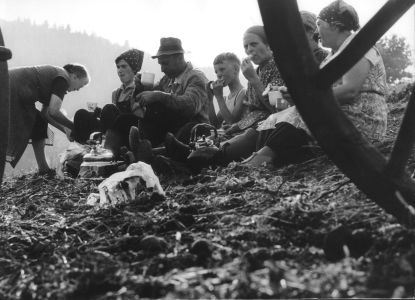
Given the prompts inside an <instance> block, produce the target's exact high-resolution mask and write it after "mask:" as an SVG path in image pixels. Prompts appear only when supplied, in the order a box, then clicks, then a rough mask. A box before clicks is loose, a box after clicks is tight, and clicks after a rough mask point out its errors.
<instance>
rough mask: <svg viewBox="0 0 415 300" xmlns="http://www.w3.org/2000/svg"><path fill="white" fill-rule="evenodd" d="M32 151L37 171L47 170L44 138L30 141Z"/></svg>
mask: <svg viewBox="0 0 415 300" xmlns="http://www.w3.org/2000/svg"><path fill="white" fill-rule="evenodd" d="M32 146H33V151H34V152H35V158H36V162H37V165H38V168H39V172H45V171H48V170H49V165H48V162H47V161H46V156H45V139H41V140H36V141H32Z"/></svg>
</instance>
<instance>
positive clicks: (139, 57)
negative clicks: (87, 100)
mask: <svg viewBox="0 0 415 300" xmlns="http://www.w3.org/2000/svg"><path fill="white" fill-rule="evenodd" d="M143 58H144V52H143V51H141V50H138V49H130V50H127V51H125V52H123V53H122V54H121V55H119V56H118V57H117V58H116V59H115V65H116V67H117V74H118V77H119V78H120V81H121V86H120V87H119V88H117V89H116V90H114V91H113V92H112V103H111V104H107V105H105V106H104V107H103V108H102V111H99V110H97V111H95V112H89V111H87V110H85V109H80V110H78V111H77V112H76V113H75V116H74V126H75V130H74V135H73V137H74V139H75V141H77V142H79V143H85V142H86V141H87V140H88V139H89V136H90V134H91V133H92V132H94V131H101V132H103V133H106V135H107V140H108V145H107V146H108V148H110V149H112V150H118V149H119V147H120V146H128V134H129V130H130V127H131V126H136V125H137V122H138V118H137V117H136V116H135V115H133V114H132V111H131V105H132V103H133V95H134V92H137V91H136V83H135V80H136V78H137V76H136V75H137V73H138V71H140V70H141V66H142V64H143Z"/></svg>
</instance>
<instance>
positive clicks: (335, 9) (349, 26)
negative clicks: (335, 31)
mask: <svg viewBox="0 0 415 300" xmlns="http://www.w3.org/2000/svg"><path fill="white" fill-rule="evenodd" d="M318 18H319V19H321V20H323V21H325V22H327V23H329V24H332V25H337V26H339V27H341V28H344V29H345V30H350V31H352V30H353V31H356V30H358V29H359V28H360V25H359V16H358V15H357V12H356V10H355V9H354V8H353V6H351V5H349V4H347V3H346V2H344V1H343V0H336V1H334V2H332V3H330V4H329V5H328V6H326V7H325V8H323V9H322V10H321V12H320V14H319V15H318Z"/></svg>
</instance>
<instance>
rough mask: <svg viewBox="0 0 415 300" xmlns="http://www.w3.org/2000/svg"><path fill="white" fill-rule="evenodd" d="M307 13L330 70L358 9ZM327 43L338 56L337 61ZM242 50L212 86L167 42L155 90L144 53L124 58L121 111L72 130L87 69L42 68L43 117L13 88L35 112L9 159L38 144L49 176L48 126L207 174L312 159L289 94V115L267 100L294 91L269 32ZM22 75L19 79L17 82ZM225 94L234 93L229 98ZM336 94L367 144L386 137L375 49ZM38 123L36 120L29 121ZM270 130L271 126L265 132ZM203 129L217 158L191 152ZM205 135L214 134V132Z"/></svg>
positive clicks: (78, 121)
mask: <svg viewBox="0 0 415 300" xmlns="http://www.w3.org/2000/svg"><path fill="white" fill-rule="evenodd" d="M300 13H301V17H302V20H303V24H304V29H305V33H306V36H307V38H308V41H309V45H310V48H311V50H312V51H313V54H314V57H315V60H316V61H317V62H318V63H319V64H320V65H321V66H324V65H325V64H327V63H328V62H329V61H330V60H331V59H332V58H333V57H335V56H336V55H337V54H338V53H339V52H340V51H341V50H342V49H343V48H344V47H345V46H346V45H347V44H348V43H349V42H350V40H351V39H352V38H353V37H354V35H355V33H356V31H357V30H358V29H359V19H358V15H357V13H356V11H355V9H354V8H353V7H352V6H350V5H349V4H347V3H346V2H344V1H343V0H336V1H334V2H332V3H331V4H329V5H328V6H327V7H325V8H324V9H322V10H321V12H320V13H319V15H318V17H317V16H315V15H314V14H312V13H310V12H306V11H301V12H300ZM320 44H321V45H322V47H324V48H329V49H331V51H330V53H329V52H328V51H326V50H324V49H323V48H321V47H320ZM243 46H244V49H245V53H246V54H247V58H245V59H243V60H242V61H240V60H239V58H238V57H237V56H236V55H235V54H233V53H222V54H219V55H218V56H217V57H216V58H215V59H214V61H213V67H214V69H215V73H216V76H217V80H215V81H213V82H209V81H208V79H207V78H206V76H205V75H204V74H203V72H201V71H199V70H197V69H194V68H193V66H192V64H191V63H190V62H187V61H186V60H185V58H184V53H185V51H184V50H183V48H182V45H181V41H180V40H179V39H177V38H172V37H169V38H162V39H161V40H160V47H159V49H158V52H157V54H156V55H154V56H153V57H152V58H155V59H157V60H158V63H159V65H160V67H161V71H162V72H163V73H164V76H163V77H162V78H161V80H160V81H159V82H158V83H157V84H155V85H154V86H153V87H151V86H150V87H149V86H145V85H143V84H142V83H141V81H140V74H139V71H140V69H141V66H142V63H143V56H144V53H143V52H142V51H140V50H136V49H131V50H128V51H126V52H125V53H122V54H121V55H120V56H119V57H117V58H116V60H115V63H116V67H117V71H118V76H119V78H120V80H121V83H122V85H121V87H120V88H118V89H117V90H115V91H114V92H113V94H112V103H110V104H107V105H105V106H104V107H103V108H102V110H100V111H96V112H89V111H86V110H79V111H77V113H76V114H75V116H74V121H73V122H72V121H70V120H68V119H67V118H66V117H65V116H63V115H62V114H60V113H59V109H60V106H61V104H62V100H63V96H64V94H65V92H66V91H68V92H69V91H73V90H78V89H79V88H81V87H82V86H84V85H85V84H87V83H88V81H89V77H88V74H87V72H86V70H85V68H84V67H82V66H79V65H71V66H73V67H74V68H75V69H77V70H78V69H80V70H81V71H82V72H80V73H79V72H78V73H76V72H75V71H73V70H72V69H68V67H67V66H66V67H64V68H63V69H61V68H57V67H47V70H46V69H45V71H44V72H41V71H42V70H43V69H39V68H38V67H35V69H33V68H32V69H33V70H32V71H33V73H34V74H36V78H39V77H41V76H39V74H43V73H45V74H46V77H47V79H45V80H43V82H45V87H44V90H43V91H37V95H36V96H38V98H36V100H39V99H41V102H42V103H43V105H44V109H43V110H42V114H40V113H38V111H37V112H36V111H33V107H34V104H33V106H30V109H27V107H29V106H28V105H25V104H24V102H25V99H26V100H27V99H35V98H34V97H33V95H29V97H27V95H23V92H21V93H20V94H19V93H16V96H13V85H11V89H12V93H11V95H12V100H13V99H23V100H24V101H20V102H21V103H23V104H22V105H21V106H22V107H23V106H24V107H25V109H26V116H25V118H26V120H21V121H20V123H22V125H20V128H25V130H24V132H25V134H24V135H23V136H22V135H21V132H20V135H21V136H20V142H19V143H18V144H19V145H20V148H16V147H15V148H10V151H9V149H8V155H10V157H12V158H13V159H14V160H11V161H12V162H13V163H15V162H16V160H18V159H19V158H20V156H21V149H22V147H23V146H24V147H25V146H26V145H27V141H28V140H29V139H32V144H33V147H34V149H35V148H36V149H35V154H36V153H37V155H36V158H37V161H38V165H39V171H42V170H48V166H47V164H46V160H44V154H43V157H42V155H41V154H42V151H44V150H43V149H44V141H45V138H46V137H47V136H46V131H45V127H44V125H38V123H42V122H43V123H42V124H44V123H46V127H47V123H50V124H52V125H57V128H58V129H60V130H62V131H63V132H65V133H66V134H67V135H68V137H69V138H71V139H75V140H76V141H77V142H79V143H85V142H86V141H87V139H88V137H89V134H90V133H91V132H94V131H102V132H104V133H105V136H106V139H105V145H104V146H105V148H107V149H110V150H111V151H112V152H113V153H114V155H116V156H120V155H127V157H128V159H129V160H130V162H135V161H145V162H147V163H150V164H151V163H152V162H153V161H154V158H155V157H157V156H159V155H162V156H164V157H168V158H169V159H172V160H174V161H177V162H181V163H183V164H185V165H187V166H188V167H189V168H190V169H195V170H200V168H201V167H205V166H209V165H211V166H216V165H227V164H228V163H229V162H231V161H242V163H243V164H246V165H248V166H260V165H264V164H269V165H276V166H282V165H285V164H289V163H293V162H297V161H300V160H302V159H304V158H306V157H308V156H309V155H310V153H309V150H308V149H309V148H308V147H306V146H307V145H308V144H309V143H310V142H311V141H312V139H313V138H312V135H311V134H310V132H309V131H308V129H307V127H306V126H305V124H304V122H303V121H302V119H301V117H300V115H299V114H298V112H297V110H296V109H295V106H294V103H293V102H292V100H291V97H290V94H289V91H287V90H286V89H283V88H281V89H280V91H281V92H282V94H283V97H284V99H285V100H286V101H288V103H289V107H288V108H286V109H285V110H283V111H277V109H276V107H275V105H272V104H271V103H270V101H269V100H268V98H267V97H266V96H264V91H266V90H267V89H268V88H269V87H271V86H273V87H284V85H285V84H284V80H283V78H282V77H281V75H280V73H279V71H278V68H277V66H276V64H275V62H274V59H273V55H274V54H275V53H273V52H272V50H271V48H270V46H269V44H268V40H267V37H266V34H265V31H264V28H263V26H252V27H250V28H248V29H247V30H246V31H245V33H244V36H243ZM275 55H278V53H276V54H275ZM254 65H256V66H257V68H255V67H254ZM36 68H37V69H36ZM71 70H72V71H71ZM18 71H19V70H16V71H13V70H11V71H10V74H11V79H12V80H13V77H14V73H16V74H17V73H18ZM19 72H20V73H22V71H21V70H20V71H19ZM240 72H242V74H243V76H244V77H245V78H246V80H247V82H248V84H247V87H246V88H244V86H243V85H242V84H241V82H240V79H239V73H240ZM23 73H25V72H23ZM26 73H27V72H26ZM81 73H82V74H81ZM33 76H34V75H33ZM26 77H28V76H26ZM29 77H30V76H29ZM46 77H45V78H46ZM56 78H58V79H59V80H57V79H56ZM20 81H22V80H20ZM41 82H42V80H41ZM41 86H42V84H41ZM226 86H227V87H228V88H229V94H228V95H227V96H224V87H226ZM47 92H49V94H47ZM333 92H334V95H335V98H336V100H337V101H338V103H339V104H340V106H341V108H342V109H343V111H344V112H345V113H346V114H347V115H348V116H349V117H350V119H351V121H352V122H353V123H354V125H355V126H356V127H357V128H358V129H359V130H360V131H361V132H362V133H363V134H364V135H365V136H366V138H368V139H369V140H370V141H372V142H374V141H379V140H381V139H382V138H383V137H384V135H385V132H386V119H387V106H386V101H385V97H386V94H387V85H386V75H385V68H384V65H383V61H382V58H381V56H380V54H379V52H378V50H377V49H376V48H375V47H373V48H372V49H371V50H369V51H368V52H367V53H366V54H365V56H364V57H363V58H362V59H361V60H360V61H359V62H358V63H356V64H355V65H354V66H353V68H351V69H350V70H349V71H348V72H346V73H345V74H344V75H343V77H342V78H341V79H340V80H339V81H338V82H336V83H335V84H334V85H333ZM32 94H33V93H32ZM30 96H31V97H30ZM214 98H215V99H216V101H217V107H218V112H216V110H215V107H214V102H213V99H214ZM26 102H30V101H26ZM32 102H33V103H34V101H32ZM22 110H23V109H20V110H19V111H22ZM16 111H17V110H16ZM29 115H30V118H29V120H30V122H29V123H27V116H29ZM42 116H43V117H42ZM45 116H47V119H45ZM39 120H41V121H42V122H41V121H39ZM45 120H46V121H45ZM261 122H265V123H266V124H270V126H259V125H260V124H261ZM57 123H58V124H57ZM28 124H29V125H30V126H29V125H28ZM198 124H211V125H212V126H213V127H215V128H220V127H222V128H223V129H224V131H225V137H226V139H225V140H222V142H221V144H220V146H219V147H217V148H214V147H212V149H214V150H213V151H209V155H205V154H206V153H204V154H203V153H202V154H203V155H197V151H198V150H197V149H196V150H195V149H193V148H192V147H190V146H189V143H190V141H191V134H192V129H194V128H195V126H196V125H198ZM42 126H43V127H42ZM17 128H19V127H17ZM206 128H209V127H206ZM206 128H205V129H206ZM16 134H17V132H16ZM204 134H205V135H210V131H209V129H206V132H205V133H204ZM10 138H11V139H13V138H14V136H13V135H11V137H10ZM24 143H26V144H24ZM9 144H10V143H9ZM15 144H16V143H15ZM11 145H13V143H11ZM24 147H23V150H24ZM195 153H196V155H195ZM191 154H192V155H191ZM38 158H39V159H38Z"/></svg>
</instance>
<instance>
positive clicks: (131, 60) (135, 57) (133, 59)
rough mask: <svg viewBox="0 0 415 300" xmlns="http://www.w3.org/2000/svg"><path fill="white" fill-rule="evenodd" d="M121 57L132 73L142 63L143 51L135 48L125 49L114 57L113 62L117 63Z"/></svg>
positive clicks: (137, 69)
mask: <svg viewBox="0 0 415 300" xmlns="http://www.w3.org/2000/svg"><path fill="white" fill-rule="evenodd" d="M122 59H123V60H125V61H126V62H127V64H128V65H129V66H130V67H131V69H132V70H133V72H134V74H136V73H137V72H138V71H140V70H141V66H142V65H143V59H144V52H143V51H141V50H137V49H130V50H127V51H125V52H124V53H122V54H121V55H120V56H118V57H117V58H116V59H115V63H116V64H117V63H118V62H119V61H120V60H122Z"/></svg>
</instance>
